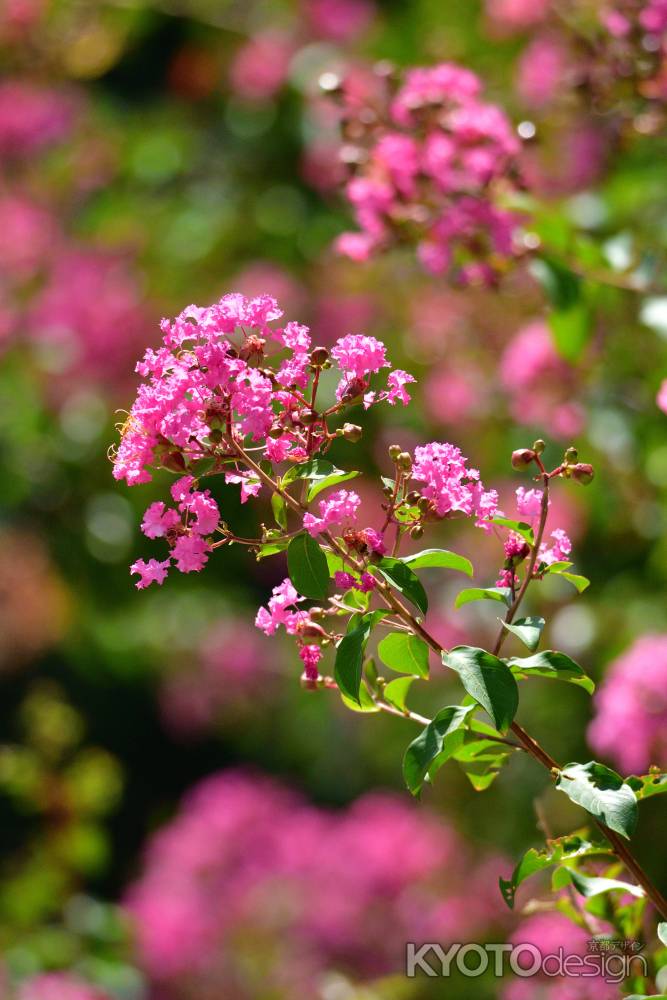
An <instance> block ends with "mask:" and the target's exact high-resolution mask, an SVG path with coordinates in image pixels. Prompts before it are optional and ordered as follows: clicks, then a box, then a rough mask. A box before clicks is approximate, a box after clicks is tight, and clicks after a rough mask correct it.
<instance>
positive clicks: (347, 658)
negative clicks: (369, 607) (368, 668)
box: [334, 611, 386, 708]
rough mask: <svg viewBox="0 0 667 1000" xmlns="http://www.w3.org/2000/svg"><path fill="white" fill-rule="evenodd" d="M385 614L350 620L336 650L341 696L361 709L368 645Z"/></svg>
mask: <svg viewBox="0 0 667 1000" xmlns="http://www.w3.org/2000/svg"><path fill="white" fill-rule="evenodd" d="M385 614H386V612H385V611H369V612H367V613H366V614H365V615H354V616H353V617H352V618H350V621H349V624H348V631H347V634H346V635H344V636H343V638H342V639H341V640H340V642H339V643H338V646H337V648H336V662H335V664H334V678H335V680H336V683H337V684H338V687H339V689H340V692H341V696H345V697H347V698H349V699H350V700H351V701H353V702H354V703H355V704H356V705H358V706H359V708H361V707H362V699H361V695H360V688H361V678H362V674H363V664H364V653H365V652H366V643H367V642H368V638H369V636H370V634H371V632H372V630H373V628H374V627H375V625H376V624H377V622H378V621H379V620H380V619H382V618H383V617H384V615H385Z"/></svg>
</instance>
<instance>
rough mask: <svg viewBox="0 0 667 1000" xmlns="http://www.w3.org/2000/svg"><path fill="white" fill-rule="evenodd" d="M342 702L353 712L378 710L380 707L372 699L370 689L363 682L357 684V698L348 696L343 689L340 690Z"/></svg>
mask: <svg viewBox="0 0 667 1000" xmlns="http://www.w3.org/2000/svg"><path fill="white" fill-rule="evenodd" d="M340 696H341V698H342V700H343V704H344V705H346V706H347V708H349V709H351V710H352V711H353V712H379V711H380V709H379V708H378V706H377V705H376V704H375V702H374V701H373V698H372V696H371V693H370V691H369V690H368V688H367V687H366V685H365V684H360V686H359V700H358V701H356V699H354V698H350V697H349V696H348V695H347V694H345V692H344V691H341V692H340Z"/></svg>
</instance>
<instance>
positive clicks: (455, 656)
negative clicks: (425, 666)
mask: <svg viewBox="0 0 667 1000" xmlns="http://www.w3.org/2000/svg"><path fill="white" fill-rule="evenodd" d="M442 662H443V663H444V664H445V666H447V667H450V669H452V670H455V671H456V673H457V674H458V675H459V677H460V678H461V683H462V684H463V686H464V688H465V689H466V691H467V692H468V694H469V695H471V696H472V697H473V698H474V699H475V701H477V702H479V704H480V705H481V706H482V708H483V709H484V710H485V711H486V712H487V713H488V714H489V715H490V716H491V719H492V720H493V724H494V726H495V727H496V729H497V730H498V731H499V732H501V733H503V732H505V731H506V730H507V729H509V727H510V725H511V723H512V721H513V719H514V716H515V715H516V710H517V708H518V705H519V689H518V687H517V683H516V680H515V679H514V677H513V675H512V671H511V670H510V669H509V667H508V666H507V664H506V663H503V661H502V660H500V659H498V657H497V656H494V655H493V653H487V652H486V650H484V649H478V648H477V647H476V646H456V647H455V648H454V649H450V650H449V652H444V653H443V654H442Z"/></svg>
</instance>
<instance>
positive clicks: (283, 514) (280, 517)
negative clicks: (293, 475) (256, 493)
mask: <svg viewBox="0 0 667 1000" xmlns="http://www.w3.org/2000/svg"><path fill="white" fill-rule="evenodd" d="M271 510H272V511H273V517H274V519H275V522H276V524H277V525H278V527H279V528H282V529H283V531H287V504H286V503H285V498H284V497H282V496H281V495H280V494H279V493H274V494H273V496H272V497H271Z"/></svg>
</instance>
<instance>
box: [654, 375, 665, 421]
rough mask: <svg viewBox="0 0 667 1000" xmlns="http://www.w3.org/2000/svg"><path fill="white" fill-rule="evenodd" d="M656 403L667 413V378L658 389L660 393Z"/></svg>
mask: <svg viewBox="0 0 667 1000" xmlns="http://www.w3.org/2000/svg"><path fill="white" fill-rule="evenodd" d="M655 401H656V403H657V404H658V406H659V407H660V409H661V410H662V412H663V413H667V378H666V379H664V381H663V382H661V384H660V388H659V389H658V395H657V396H656V400H655Z"/></svg>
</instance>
